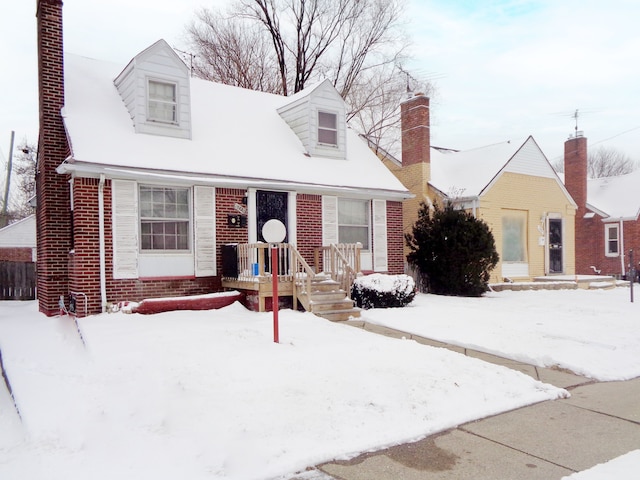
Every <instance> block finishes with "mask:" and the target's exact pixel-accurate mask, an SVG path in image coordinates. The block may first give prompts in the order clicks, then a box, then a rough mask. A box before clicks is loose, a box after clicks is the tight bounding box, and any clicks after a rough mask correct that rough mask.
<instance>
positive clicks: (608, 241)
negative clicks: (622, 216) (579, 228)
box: [604, 224, 620, 257]
mask: <svg viewBox="0 0 640 480" xmlns="http://www.w3.org/2000/svg"><path fill="white" fill-rule="evenodd" d="M619 232H620V230H619V228H618V225H617V224H610V225H605V226H604V253H605V255H606V256H607V257H617V256H618V255H620V236H619Z"/></svg>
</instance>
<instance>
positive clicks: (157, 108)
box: [147, 80, 178, 123]
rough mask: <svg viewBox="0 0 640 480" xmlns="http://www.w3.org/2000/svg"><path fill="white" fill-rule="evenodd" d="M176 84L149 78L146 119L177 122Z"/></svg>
mask: <svg viewBox="0 0 640 480" xmlns="http://www.w3.org/2000/svg"><path fill="white" fill-rule="evenodd" d="M176 91H177V85H176V84H175V83H171V82H160V81H158V80H149V91H148V103H147V120H150V121H153V122H162V123H178V102H177V92H176Z"/></svg>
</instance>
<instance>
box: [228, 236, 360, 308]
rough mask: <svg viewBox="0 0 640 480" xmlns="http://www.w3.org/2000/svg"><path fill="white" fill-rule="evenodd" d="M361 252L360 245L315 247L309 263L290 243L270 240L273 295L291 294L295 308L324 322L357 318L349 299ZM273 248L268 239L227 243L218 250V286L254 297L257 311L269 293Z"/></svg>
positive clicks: (271, 293) (270, 288) (284, 295)
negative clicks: (274, 259) (274, 267)
mask: <svg viewBox="0 0 640 480" xmlns="http://www.w3.org/2000/svg"><path fill="white" fill-rule="evenodd" d="M361 250H362V245H361V244H359V243H356V244H334V245H330V246H324V247H316V248H315V249H314V259H313V266H311V265H309V264H308V263H307V261H306V260H305V259H304V258H303V257H302V255H301V254H300V252H299V251H298V250H297V249H296V248H295V246H294V245H292V244H289V243H278V244H275V255H276V257H277V262H278V296H279V297H291V301H292V306H293V309H294V310H296V309H297V308H298V304H300V305H302V307H303V308H304V309H305V310H307V311H309V312H313V313H315V314H317V315H320V316H322V317H324V318H327V319H329V320H348V319H349V318H353V317H359V316H360V309H358V308H356V307H355V306H354V303H353V301H352V300H351V298H350V297H351V286H352V284H353V281H354V280H355V278H356V277H357V276H359V275H361V271H360V252H361ZM272 252H273V250H272V248H271V246H270V245H269V244H267V243H248V244H230V245H224V246H223V250H222V286H223V287H224V288H227V289H235V290H239V291H242V292H244V293H246V294H247V295H253V296H255V297H257V299H258V311H260V312H264V311H266V310H267V305H266V304H267V301H266V300H267V299H268V298H272V297H273V285H272V282H273V275H272V272H271V265H272V255H273V254H274V253H272Z"/></svg>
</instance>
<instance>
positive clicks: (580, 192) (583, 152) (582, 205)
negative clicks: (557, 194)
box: [564, 132, 587, 218]
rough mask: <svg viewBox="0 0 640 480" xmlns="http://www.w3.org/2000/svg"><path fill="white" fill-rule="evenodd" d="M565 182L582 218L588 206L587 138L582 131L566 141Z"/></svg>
mask: <svg viewBox="0 0 640 480" xmlns="http://www.w3.org/2000/svg"><path fill="white" fill-rule="evenodd" d="M564 184H565V187H567V190H568V191H569V194H570V195H571V196H572V197H573V199H574V200H575V202H576V204H577V205H578V211H577V212H576V215H577V217H578V218H582V217H583V216H584V214H585V211H586V206H587V138H586V137H584V136H583V135H582V132H576V136H575V137H571V138H569V139H568V140H567V141H566V142H564Z"/></svg>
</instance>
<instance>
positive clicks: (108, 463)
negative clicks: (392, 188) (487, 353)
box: [0, 302, 566, 480]
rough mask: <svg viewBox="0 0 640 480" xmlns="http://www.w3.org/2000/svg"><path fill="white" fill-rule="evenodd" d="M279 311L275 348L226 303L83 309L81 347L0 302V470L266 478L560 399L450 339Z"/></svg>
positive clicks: (27, 474)
mask: <svg viewBox="0 0 640 480" xmlns="http://www.w3.org/2000/svg"><path fill="white" fill-rule="evenodd" d="M407 310H411V309H407ZM388 312H389V313H390V314H393V313H394V311H388ZM413 312H414V313H416V314H419V315H421V316H424V310H423V309H420V308H416V309H413ZM280 313H281V314H280V339H281V342H282V343H280V344H275V343H273V341H272V338H273V336H272V315H271V314H270V313H255V312H249V311H247V310H246V309H244V308H243V307H242V306H240V305H239V304H233V305H231V306H228V307H225V308H222V309H220V310H213V311H176V312H166V313H161V314H156V315H138V314H127V315H125V314H122V313H113V314H103V315H97V316H93V317H87V318H84V319H80V320H79V325H80V328H81V330H82V334H83V337H84V339H85V341H86V348H85V347H83V345H82V343H81V342H80V340H79V337H78V332H77V331H76V330H75V326H74V324H73V321H72V320H71V319H70V318H68V317H63V318H46V317H44V316H42V315H40V314H39V313H37V306H36V304H35V303H33V302H23V303H10V302H2V303H1V304H0V347H1V348H2V353H3V358H4V363H5V366H6V367H7V371H8V373H9V376H10V378H11V384H12V387H13V390H14V393H15V396H16V400H17V402H18V405H19V408H20V411H21V413H22V418H23V424H22V425H20V423H19V421H18V420H17V416H16V415H15V413H14V410H13V405H12V404H11V403H10V399H8V398H5V397H8V395H7V394H6V391H4V387H3V386H2V385H0V387H2V388H0V478H7V479H13V478H33V479H36V478H47V479H48V480H58V479H60V480H62V479H64V480H76V479H77V480H80V479H83V480H84V479H86V478H91V479H92V480H101V479H109V480H111V479H113V478H135V479H137V480H144V479H153V480H164V479H171V480H173V479H175V478H188V479H189V480H199V479H245V480H249V479H265V478H271V477H276V476H278V475H283V474H287V473H292V472H294V471H298V470H303V469H304V468H305V467H307V466H309V465H315V464H317V463H320V462H322V461H325V460H330V459H333V458H345V457H346V456H349V455H352V454H356V453H359V452H362V451H366V450H369V449H377V448H381V447H385V446H390V445H393V444H397V443H401V442H406V441H411V440H416V439H418V438H421V437H424V436H426V435H428V434H431V433H435V432H438V431H442V430H445V429H448V428H451V427H454V426H456V425H458V424H461V423H464V422H467V421H470V420H473V419H477V418H480V417H484V416H486V415H492V414H496V413H498V412H501V411H505V410H509V409H513V408H517V407H520V406H523V405H527V404H530V403H534V402H539V401H543V400H547V399H554V398H558V397H562V396H565V395H566V392H565V391H564V390H561V389H558V388H555V387H553V386H550V385H546V384H543V383H540V382H537V381H534V380H533V379H531V378H530V377H527V376H525V375H523V374H521V373H519V372H515V371H512V370H509V369H506V368H503V367H498V366H494V365H491V364H488V363H485V362H482V361H480V360H477V359H473V358H468V357H465V356H462V355H459V354H456V353H453V352H450V351H448V350H444V349H437V348H431V347H426V346H423V345H420V344H418V343H417V342H414V341H411V340H399V339H391V338H387V337H383V336H379V335H376V334H373V333H369V332H366V331H364V330H361V329H356V328H353V327H350V326H347V325H341V324H336V323H331V322H328V321H326V320H323V319H321V318H318V317H316V316H314V315H311V314H307V313H299V312H293V311H291V310H284V311H281V312H280Z"/></svg>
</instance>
